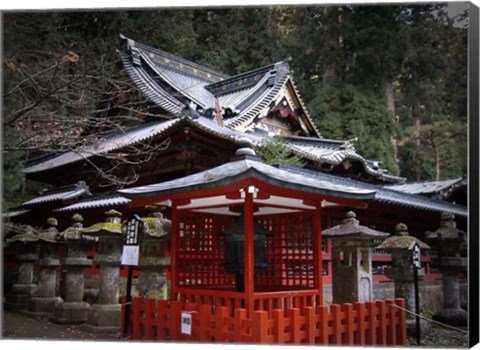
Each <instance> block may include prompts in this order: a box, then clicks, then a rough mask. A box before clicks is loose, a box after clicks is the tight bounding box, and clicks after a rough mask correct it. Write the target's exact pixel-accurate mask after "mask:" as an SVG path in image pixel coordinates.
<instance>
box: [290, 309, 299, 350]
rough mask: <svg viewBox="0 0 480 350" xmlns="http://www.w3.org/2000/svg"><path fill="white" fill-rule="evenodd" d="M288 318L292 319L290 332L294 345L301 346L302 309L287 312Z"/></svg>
mask: <svg viewBox="0 0 480 350" xmlns="http://www.w3.org/2000/svg"><path fill="white" fill-rule="evenodd" d="M287 317H288V318H289V319H290V331H291V332H292V342H293V344H300V342H301V337H300V327H301V324H300V309H298V308H296V307H295V308H292V309H288V310H287Z"/></svg>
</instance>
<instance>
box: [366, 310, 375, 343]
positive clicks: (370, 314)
mask: <svg viewBox="0 0 480 350" xmlns="http://www.w3.org/2000/svg"><path fill="white" fill-rule="evenodd" d="M365 304H366V305H367V321H368V323H367V324H368V336H367V344H366V345H376V344H377V337H376V335H377V320H376V317H377V309H376V307H375V302H374V301H367V302H366V303H365Z"/></svg>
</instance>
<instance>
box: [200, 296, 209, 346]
mask: <svg viewBox="0 0 480 350" xmlns="http://www.w3.org/2000/svg"><path fill="white" fill-rule="evenodd" d="M211 311H212V307H211V305H206V304H203V305H200V306H199V307H198V340H199V341H202V342H203V341H208V340H209V336H210V316H211Z"/></svg>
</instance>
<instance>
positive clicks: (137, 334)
mask: <svg viewBox="0 0 480 350" xmlns="http://www.w3.org/2000/svg"><path fill="white" fill-rule="evenodd" d="M144 301H145V300H144V299H143V298H142V297H134V298H132V299H131V303H132V308H131V309H132V328H131V330H132V339H142V338H143V334H142V328H143V319H142V314H143V313H144V311H145V307H144Z"/></svg>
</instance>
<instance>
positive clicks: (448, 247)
mask: <svg viewBox="0 0 480 350" xmlns="http://www.w3.org/2000/svg"><path fill="white" fill-rule="evenodd" d="M454 219H455V216H454V215H453V214H451V213H447V212H444V213H442V216H441V223H440V227H439V228H438V229H437V230H436V231H434V232H427V233H426V234H425V236H426V239H427V242H429V243H430V244H431V245H432V246H435V247H437V250H438V259H434V260H433V264H434V265H436V266H437V267H438V268H439V269H440V270H441V271H442V275H443V310H441V311H439V312H437V313H435V314H434V315H433V319H434V320H436V321H439V322H442V323H445V324H449V325H452V326H456V327H467V326H468V313H467V312H466V311H465V310H463V309H462V308H461V307H460V285H459V280H458V274H459V273H461V272H466V271H467V258H466V257H464V256H462V255H463V254H461V253H462V252H463V251H464V250H465V249H464V248H463V246H464V245H465V242H466V234H465V233H464V232H463V231H461V230H459V229H457V228H456V223H455V221H454Z"/></svg>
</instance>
